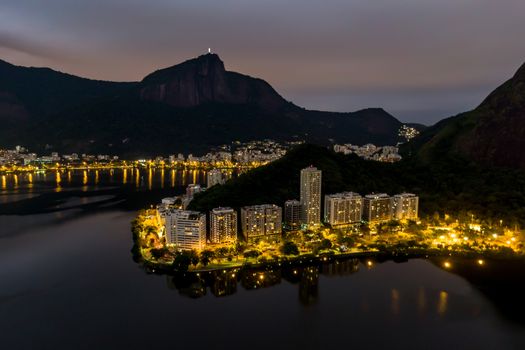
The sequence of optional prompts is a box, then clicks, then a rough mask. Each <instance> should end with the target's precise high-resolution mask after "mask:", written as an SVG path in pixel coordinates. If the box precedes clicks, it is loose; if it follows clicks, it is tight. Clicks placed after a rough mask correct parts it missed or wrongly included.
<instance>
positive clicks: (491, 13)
mask: <svg viewBox="0 0 525 350" xmlns="http://www.w3.org/2000/svg"><path fill="white" fill-rule="evenodd" d="M524 14H525V1H524V0H497V1H496V0H439V1H438V0H359V1H357V0H323V1H320V0H319V1H309V0H287V1H276V0H264V1H257V2H256V1H248V0H222V1H217V0H188V1H173V0H154V1H153V0H151V1H145V0H89V1H87V0H84V1H78V0H45V1H44V0H32V1H31V0H2V1H1V3H0V58H1V59H4V60H6V61H9V62H11V63H14V64H19V65H30V66H48V67H51V68H54V69H57V70H60V71H64V72H68V73H72V74H76V75H81V76H85V77H89V78H96V79H104V80H119V81H131V80H140V79H142V77H144V75H146V74H148V73H149V72H151V71H153V70H155V69H158V68H162V67H166V66H170V65H173V64H176V63H179V62H181V61H184V60H186V59H189V58H192V57H195V56H197V55H199V54H202V53H204V52H205V51H206V50H207V48H208V47H211V48H212V50H213V51H214V52H216V53H217V54H219V55H220V57H221V58H222V60H223V61H224V62H225V64H226V68H227V69H228V70H233V71H238V72H241V73H245V74H248V75H252V76H257V77H260V78H263V79H265V80H267V81H268V82H269V83H270V84H272V85H273V86H274V87H275V88H276V90H277V91H279V92H280V93H281V94H282V95H283V96H284V97H285V98H286V99H288V100H291V101H293V102H294V103H296V104H298V105H300V106H303V107H307V108H312V109H323V110H334V111H353V110H357V109H360V108H365V107H383V108H385V109H386V110H387V111H389V112H390V113H392V114H393V115H395V116H396V117H397V118H399V119H400V120H402V121H413V122H422V123H425V124H432V123H434V122H436V121H437V120H439V119H442V118H444V117H448V116H451V115H454V114H456V113H459V112H462V111H465V110H468V109H471V108H473V107H475V106H476V105H477V104H479V103H480V102H481V100H482V99H483V98H484V97H485V96H486V95H487V94H488V93H489V92H490V91H491V90H493V89H494V88H495V87H496V86H497V85H499V84H500V83H502V82H503V81H504V80H506V79H507V78H509V77H511V76H512V74H513V73H514V72H515V71H516V69H517V68H518V67H519V66H520V65H521V64H522V63H523V62H525V45H523V43H524V42H523V38H524V37H525V20H524ZM0 78H1V77H0Z"/></svg>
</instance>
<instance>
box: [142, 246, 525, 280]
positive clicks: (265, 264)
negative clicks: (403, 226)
mask: <svg viewBox="0 0 525 350" xmlns="http://www.w3.org/2000/svg"><path fill="white" fill-rule="evenodd" d="M428 258H443V259H446V258H467V259H480V260H483V259H490V260H499V261H515V260H516V261H525V256H524V255H518V254H515V255H513V256H509V255H504V254H501V253H492V254H483V253H470V252H449V253H445V252H442V251H424V252H423V251H422V252H394V251H393V252H385V251H365V252H350V253H335V252H331V253H326V254H321V255H317V256H312V255H310V254H303V255H299V256H286V257H283V258H280V259H278V260H270V261H253V260H252V261H250V260H251V259H250V260H246V259H244V260H242V261H232V262H228V263H223V264H221V263H219V264H210V265H211V266H210V267H199V268H191V267H190V268H188V270H186V271H177V270H176V269H175V268H173V266H172V265H171V264H169V263H164V262H160V261H155V260H151V259H147V258H145V257H144V256H143V255H140V261H137V263H139V264H141V265H142V266H143V267H144V268H146V269H151V270H152V272H154V273H157V272H161V273H166V274H173V273H209V272H214V271H220V270H225V271H229V270H243V269H251V268H280V267H288V266H298V267H299V266H304V265H310V264H319V263H329V262H335V261H341V260H349V259H364V260H366V259H372V260H371V261H370V262H369V264H373V263H374V262H375V261H378V262H384V261H389V260H391V261H394V262H399V263H401V262H406V261H408V260H412V259H428Z"/></svg>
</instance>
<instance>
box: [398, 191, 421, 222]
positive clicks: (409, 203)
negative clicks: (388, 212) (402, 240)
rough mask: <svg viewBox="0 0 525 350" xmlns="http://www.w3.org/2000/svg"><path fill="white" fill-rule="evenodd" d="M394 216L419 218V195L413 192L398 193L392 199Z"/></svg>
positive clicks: (400, 218)
mask: <svg viewBox="0 0 525 350" xmlns="http://www.w3.org/2000/svg"><path fill="white" fill-rule="evenodd" d="M392 206H393V209H392V210H393V216H394V218H395V219H397V220H403V219H408V220H416V219H417V218H418V210H419V197H418V196H416V195H415V194H413V193H400V194H396V195H395V196H394V198H393V200H392Z"/></svg>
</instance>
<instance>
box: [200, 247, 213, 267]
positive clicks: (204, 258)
mask: <svg viewBox="0 0 525 350" xmlns="http://www.w3.org/2000/svg"><path fill="white" fill-rule="evenodd" d="M212 258H213V252H212V251H211V250H203V251H202V252H201V256H200V261H201V264H202V265H203V266H206V265H208V264H209V263H210V261H211V259H212Z"/></svg>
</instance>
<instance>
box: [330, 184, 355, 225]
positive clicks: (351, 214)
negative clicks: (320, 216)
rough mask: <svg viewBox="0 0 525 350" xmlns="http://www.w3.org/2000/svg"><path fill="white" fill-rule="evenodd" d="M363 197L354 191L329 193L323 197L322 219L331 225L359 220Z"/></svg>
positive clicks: (346, 223)
mask: <svg viewBox="0 0 525 350" xmlns="http://www.w3.org/2000/svg"><path fill="white" fill-rule="evenodd" d="M362 210H363V198H362V197H361V195H360V194H358V193H354V192H342V193H335V194H329V195H326V196H325V197H324V221H325V222H326V223H327V224H329V225H330V226H332V227H335V226H345V225H350V224H354V223H358V222H360V221H361V213H362Z"/></svg>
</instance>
